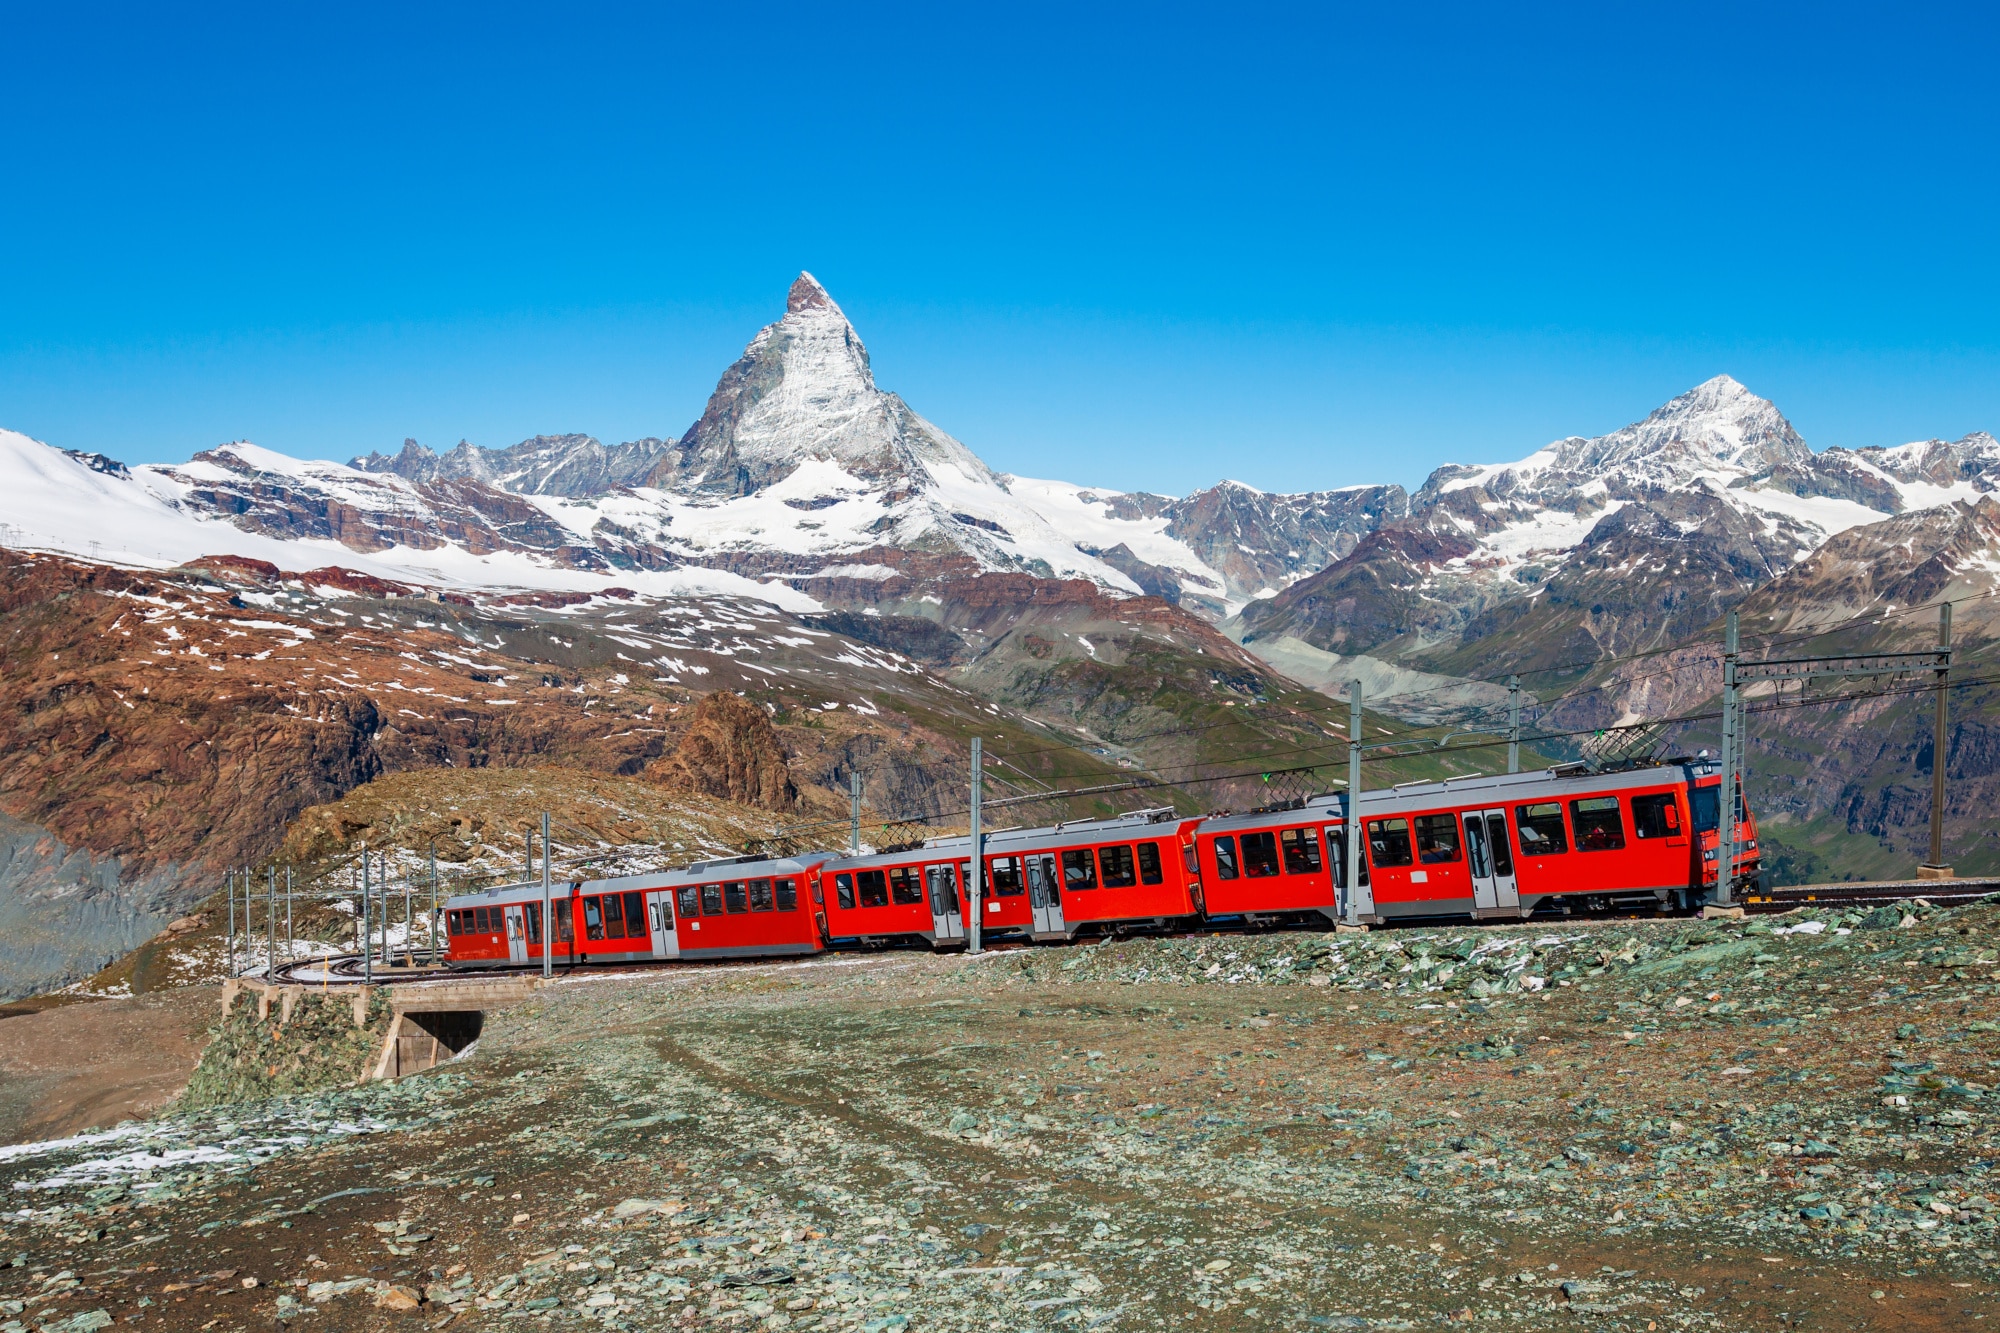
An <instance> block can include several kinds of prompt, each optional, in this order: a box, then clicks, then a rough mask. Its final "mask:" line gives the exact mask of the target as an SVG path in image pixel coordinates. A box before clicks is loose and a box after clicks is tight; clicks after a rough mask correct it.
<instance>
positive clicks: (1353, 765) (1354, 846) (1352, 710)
mask: <svg viewBox="0 0 2000 1333" xmlns="http://www.w3.org/2000/svg"><path fill="white" fill-rule="evenodd" d="M1361 837H1362V833H1361V682H1360V681H1358V680H1357V681H1354V682H1352V683H1350V684H1349V685H1348V687H1347V884H1346V887H1345V888H1344V890H1343V896H1344V910H1342V912H1341V916H1342V918H1344V919H1345V920H1346V922H1347V924H1348V925H1350V926H1358V925H1360V924H1361V906H1360V903H1359V901H1358V897H1359V891H1360V888H1361Z"/></svg>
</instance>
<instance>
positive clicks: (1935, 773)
mask: <svg viewBox="0 0 2000 1333" xmlns="http://www.w3.org/2000/svg"><path fill="white" fill-rule="evenodd" d="M1938 652H1939V653H1940V654H1941V655H1942V658H1943V661H1942V663H1941V664H1940V665H1939V667H1938V669H1937V719H1936V722H1935V729H1934V730H1933V731H1932V733H1931V859H1930V862H1929V864H1930V866H1931V868H1932V869H1933V870H1943V869H1945V868H1946V867H1945V863H1944V769H1945V761H1946V759H1947V758H1949V757H1950V752H1951V734H1950V726H1949V719H1948V717H1947V714H1946V700H1947V699H1949V698H1950V696H1951V603H1950V602H1945V603H1943V604H1941V605H1940V606H1939V607H1938Z"/></svg>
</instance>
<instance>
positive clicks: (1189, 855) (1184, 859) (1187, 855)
mask: <svg viewBox="0 0 2000 1333" xmlns="http://www.w3.org/2000/svg"><path fill="white" fill-rule="evenodd" d="M1181 863H1182V864H1183V865H1185V866H1186V867H1187V872H1188V878H1190V879H1193V878H1196V877H1198V876H1199V875H1200V874H1201V862H1200V861H1199V860H1197V859H1196V858H1195V854H1194V844H1193V843H1191V842H1184V843H1182V844H1181Z"/></svg>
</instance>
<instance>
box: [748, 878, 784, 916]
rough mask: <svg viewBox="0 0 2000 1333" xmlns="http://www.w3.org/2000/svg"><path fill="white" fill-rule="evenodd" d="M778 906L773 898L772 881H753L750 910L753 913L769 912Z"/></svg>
mask: <svg viewBox="0 0 2000 1333" xmlns="http://www.w3.org/2000/svg"><path fill="white" fill-rule="evenodd" d="M776 906H777V900H776V899H774V898H773V897H772V896H771V881H770V880H768V879H753V880H751V881H750V910H751V911H753V912H769V911H771V910H773V909H774V908H775V907H776Z"/></svg>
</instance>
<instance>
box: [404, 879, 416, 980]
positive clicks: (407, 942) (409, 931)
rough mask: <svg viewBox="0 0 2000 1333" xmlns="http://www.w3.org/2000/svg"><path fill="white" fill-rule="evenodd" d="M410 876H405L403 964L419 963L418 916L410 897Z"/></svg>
mask: <svg viewBox="0 0 2000 1333" xmlns="http://www.w3.org/2000/svg"><path fill="white" fill-rule="evenodd" d="M410 892H411V886H410V877H409V876H408V875H407V874H406V875H404V876H403V966H404V967H415V966H416V965H417V918H416V915H415V912H416V909H415V906H414V904H413V903H412V901H411V898H410Z"/></svg>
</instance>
